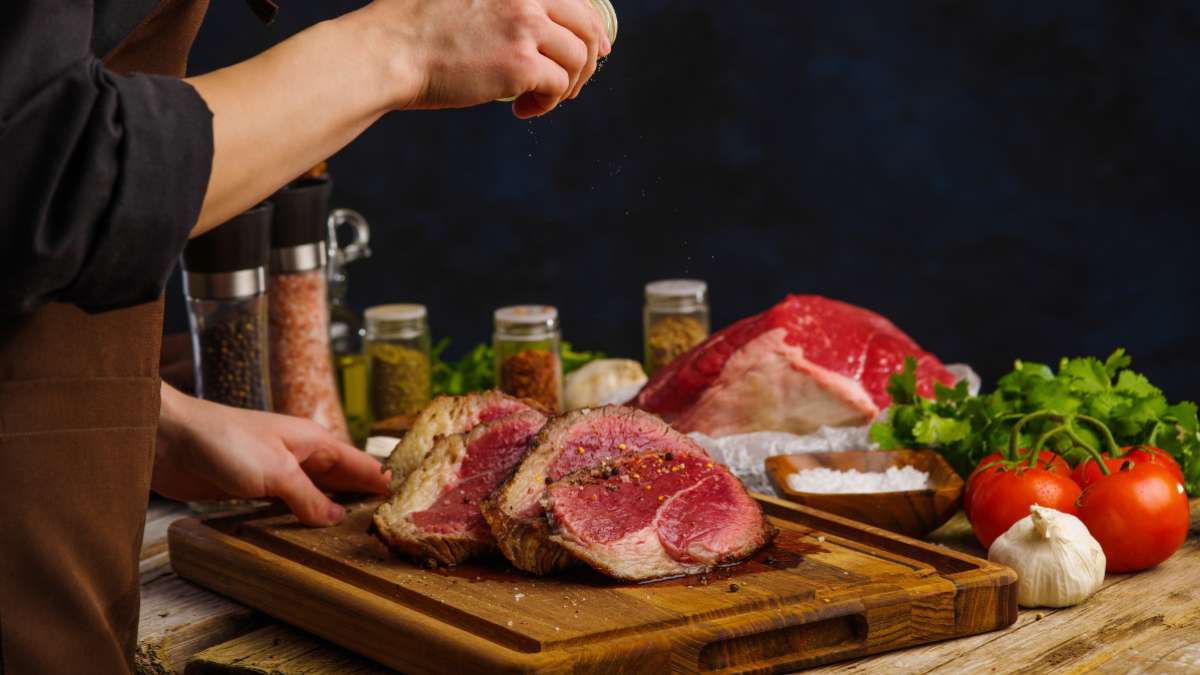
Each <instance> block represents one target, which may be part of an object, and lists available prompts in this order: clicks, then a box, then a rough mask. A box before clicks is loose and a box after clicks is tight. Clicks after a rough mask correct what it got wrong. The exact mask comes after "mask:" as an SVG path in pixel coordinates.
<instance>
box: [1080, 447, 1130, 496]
mask: <svg viewBox="0 0 1200 675" xmlns="http://www.w3.org/2000/svg"><path fill="white" fill-rule="evenodd" d="M1100 456H1101V457H1102V458H1104V464H1105V465H1106V466H1107V467H1108V470H1109V472H1110V473H1116V472H1118V471H1120V470H1121V465H1122V464H1124V463H1125V462H1126V459H1124V458H1120V459H1113V458H1111V457H1109V455H1108V453H1107V452H1102V453H1100ZM1101 478H1104V472H1103V471H1101V470H1100V465H1099V464H1098V463H1096V460H1095V459H1093V458H1091V457H1089V458H1087V459H1085V460H1084V461H1082V462H1080V463H1079V464H1076V465H1075V470H1074V471H1072V472H1071V480H1073V481H1075V482H1076V483H1077V484H1078V485H1079V487H1081V488H1085V487H1087V486H1089V485H1091V484H1092V483H1095V482H1096V481H1098V480H1100V479H1101Z"/></svg>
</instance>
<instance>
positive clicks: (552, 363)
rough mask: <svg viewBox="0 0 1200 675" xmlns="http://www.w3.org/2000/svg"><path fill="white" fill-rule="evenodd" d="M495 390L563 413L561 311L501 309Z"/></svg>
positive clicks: (495, 345) (496, 337)
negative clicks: (559, 320)
mask: <svg viewBox="0 0 1200 675" xmlns="http://www.w3.org/2000/svg"><path fill="white" fill-rule="evenodd" d="M494 318H495V326H496V332H495V335H494V336H493V339H492V347H493V349H494V350H495V352H496V386H497V387H498V388H499V389H500V391H503V392H504V393H506V394H509V395H511V396H516V397H519V398H528V399H531V400H533V401H536V402H538V403H539V404H541V405H542V407H544V408H545V409H546V410H548V411H550V412H559V411H561V410H562V358H561V354H560V348H561V342H562V333H561V332H560V330H559V326H558V310H557V309H555V308H554V307H549V306H545V305H516V306H513V307H502V308H500V309H498V310H496V313H495V315H494Z"/></svg>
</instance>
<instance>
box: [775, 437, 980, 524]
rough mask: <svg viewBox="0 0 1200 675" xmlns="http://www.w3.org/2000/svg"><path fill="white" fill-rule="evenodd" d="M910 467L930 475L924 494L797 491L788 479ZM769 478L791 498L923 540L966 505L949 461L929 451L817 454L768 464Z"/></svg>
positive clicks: (782, 457)
mask: <svg viewBox="0 0 1200 675" xmlns="http://www.w3.org/2000/svg"><path fill="white" fill-rule="evenodd" d="M893 466H895V467H904V466H911V467H913V468H915V469H917V470H919V471H924V472H926V473H928V474H929V487H928V488H927V489H923V490H906V491H903V492H876V493H855V494H851V493H818V492H798V491H796V490H793V489H792V488H791V487H789V486H788V482H787V477H788V476H789V475H791V474H793V473H796V472H798V471H804V470H806V469H818V468H825V469H830V470H833V471H849V470H851V469H854V470H857V471H859V472H861V473H881V472H883V471H887V469H888V468H889V467H893ZM766 467H767V475H768V476H769V477H770V478H771V482H772V483H774V484H775V487H776V488H777V489H778V490H779V491H780V493H781V494H783V495H784V496H785V497H786V498H787V499H790V500H791V501H794V502H796V503H798V504H803V505H805V506H810V507H812V508H814V509H819V510H821V511H826V512H829V513H833V514H836V515H839V516H845V517H846V518H851V519H853V520H857V521H860V522H863V523H867V524H868V525H874V526H875V527H881V528H883V529H885V530H889V531H891V532H897V533H899V534H903V535H906V536H909V537H917V538H920V537H924V536H925V535H927V534H929V533H930V532H933V531H934V530H936V529H937V528H939V527H941V526H942V525H943V524H945V523H946V521H948V520H949V519H950V518H951V517H952V516H953V515H954V514H955V513H956V512H957V511H958V507H959V506H960V505H961V504H962V493H963V487H964V486H963V480H962V478H960V477H959V476H958V474H957V473H955V472H954V469H952V468H950V465H949V464H947V463H946V460H945V459H943V458H942V456H941V455H940V454H938V453H936V452H932V451H929V450H893V451H876V450H867V451H846V452H812V453H800V454H795V455H776V456H774V457H768V458H767V460H766Z"/></svg>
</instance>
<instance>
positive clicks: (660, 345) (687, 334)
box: [642, 279, 709, 376]
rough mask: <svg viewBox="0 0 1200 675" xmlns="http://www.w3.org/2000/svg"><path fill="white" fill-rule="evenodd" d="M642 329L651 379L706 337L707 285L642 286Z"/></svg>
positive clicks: (683, 281) (668, 281) (654, 283)
mask: <svg viewBox="0 0 1200 675" xmlns="http://www.w3.org/2000/svg"><path fill="white" fill-rule="evenodd" d="M642 329H643V336H644V345H645V357H646V372H647V373H649V374H650V375H651V376H653V375H654V373H655V372H656V371H658V370H659V369H660V368H662V367H664V366H666V365H667V364H669V363H671V362H672V361H674V360H675V358H676V357H678V356H679V355H680V354H683V353H684V352H686V351H688V350H689V349H691V348H692V347H695V346H696V345H697V344H699V343H701V342H703V341H704V339H705V338H707V337H708V332H709V308H708V284H706V283H704V282H703V281H701V280H699V279H663V280H660V281H652V282H650V283H648V284H646V305H645V307H644V309H643V310H642Z"/></svg>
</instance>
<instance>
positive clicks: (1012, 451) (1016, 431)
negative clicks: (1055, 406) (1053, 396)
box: [1006, 410, 1063, 460]
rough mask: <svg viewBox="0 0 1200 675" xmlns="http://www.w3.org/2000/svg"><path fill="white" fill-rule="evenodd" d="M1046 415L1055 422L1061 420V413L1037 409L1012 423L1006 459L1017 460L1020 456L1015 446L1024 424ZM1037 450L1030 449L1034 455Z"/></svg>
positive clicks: (1037, 448)
mask: <svg viewBox="0 0 1200 675" xmlns="http://www.w3.org/2000/svg"><path fill="white" fill-rule="evenodd" d="M1047 417H1048V418H1050V419H1052V420H1053V421H1055V422H1062V421H1063V417H1062V415H1060V414H1058V413H1056V412H1054V411H1052V410H1039V411H1037V412H1032V413H1029V414H1028V415H1026V416H1024V417H1022V418H1021V419H1019V420H1017V423H1016V424H1014V425H1013V428H1012V432H1011V436H1010V437H1009V441H1008V457H1007V458H1006V459H1008V460H1017V459H1020V458H1021V456H1020V455H1019V454H1018V453H1017V446H1018V445H1020V444H1021V429H1022V428H1024V426H1025V425H1026V424H1028V423H1030V422H1032V421H1034V420H1038V419H1042V418H1047ZM1038 450H1040V448H1039V447H1034V448H1033V449H1032V453H1033V455H1034V457H1036V456H1037V454H1038Z"/></svg>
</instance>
